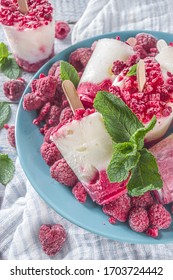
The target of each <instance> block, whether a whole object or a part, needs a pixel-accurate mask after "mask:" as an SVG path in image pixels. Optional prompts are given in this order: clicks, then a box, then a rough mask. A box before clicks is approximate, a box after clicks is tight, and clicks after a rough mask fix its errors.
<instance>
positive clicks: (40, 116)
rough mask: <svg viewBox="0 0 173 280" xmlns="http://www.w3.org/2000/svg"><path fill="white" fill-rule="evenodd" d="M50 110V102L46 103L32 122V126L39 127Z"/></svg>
mask: <svg viewBox="0 0 173 280" xmlns="http://www.w3.org/2000/svg"><path fill="white" fill-rule="evenodd" d="M50 108H51V103H50V102H46V103H45V104H44V105H43V107H42V108H41V110H40V112H39V114H38V117H37V118H36V119H34V120H33V124H35V125H39V124H40V123H41V122H42V121H43V120H44V119H45V118H46V116H47V114H48V113H49V111H50Z"/></svg>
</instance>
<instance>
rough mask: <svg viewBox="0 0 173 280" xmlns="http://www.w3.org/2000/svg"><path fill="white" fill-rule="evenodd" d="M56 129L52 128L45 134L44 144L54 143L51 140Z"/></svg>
mask: <svg viewBox="0 0 173 280" xmlns="http://www.w3.org/2000/svg"><path fill="white" fill-rule="evenodd" d="M54 129H55V128H54V127H53V126H52V127H50V128H49V129H48V130H47V131H46V133H45V135H44V142H47V143H52V141H51V140H50V135H51V133H52V131H53V130H54Z"/></svg>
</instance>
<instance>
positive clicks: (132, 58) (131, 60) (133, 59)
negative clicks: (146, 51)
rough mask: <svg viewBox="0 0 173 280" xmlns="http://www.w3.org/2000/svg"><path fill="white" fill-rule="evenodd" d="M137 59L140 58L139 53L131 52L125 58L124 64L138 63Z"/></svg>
mask: <svg viewBox="0 0 173 280" xmlns="http://www.w3.org/2000/svg"><path fill="white" fill-rule="evenodd" d="M139 59H140V56H139V54H133V55H131V56H129V58H128V59H127V61H126V65H127V66H129V67H130V66H132V65H134V64H136V63H138V61H139Z"/></svg>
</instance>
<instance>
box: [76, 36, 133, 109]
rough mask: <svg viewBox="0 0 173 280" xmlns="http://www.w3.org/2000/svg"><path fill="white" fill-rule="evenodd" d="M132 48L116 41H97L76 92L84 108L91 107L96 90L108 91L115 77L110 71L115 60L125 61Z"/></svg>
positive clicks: (108, 39)
mask: <svg viewBox="0 0 173 280" xmlns="http://www.w3.org/2000/svg"><path fill="white" fill-rule="evenodd" d="M133 54H134V51H133V48H132V47H131V46H130V45H128V44H126V43H124V42H122V41H120V40H117V39H112V38H104V39H100V40H98V42H97V43H96V47H95V49H94V51H93V53H92V55H91V58H90V59H89V61H88V63H87V66H86V68H85V70H84V72H83V74H82V77H81V80H80V83H79V86H78V89H77V92H78V94H79V97H80V99H81V101H82V103H83V104H84V106H85V107H92V105H93V100H94V97H95V95H96V93H97V91H98V90H108V88H109V86H110V85H111V84H112V81H113V80H114V78H115V76H114V74H113V73H112V71H111V68H112V66H113V62H114V61H116V60H120V61H126V60H127V59H128V58H129V56H131V55H133Z"/></svg>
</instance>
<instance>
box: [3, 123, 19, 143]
mask: <svg viewBox="0 0 173 280" xmlns="http://www.w3.org/2000/svg"><path fill="white" fill-rule="evenodd" d="M4 128H5V129H7V139H8V142H9V144H10V145H11V146H12V147H14V148H15V147H16V141H15V126H14V125H12V126H9V125H8V124H4Z"/></svg>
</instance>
